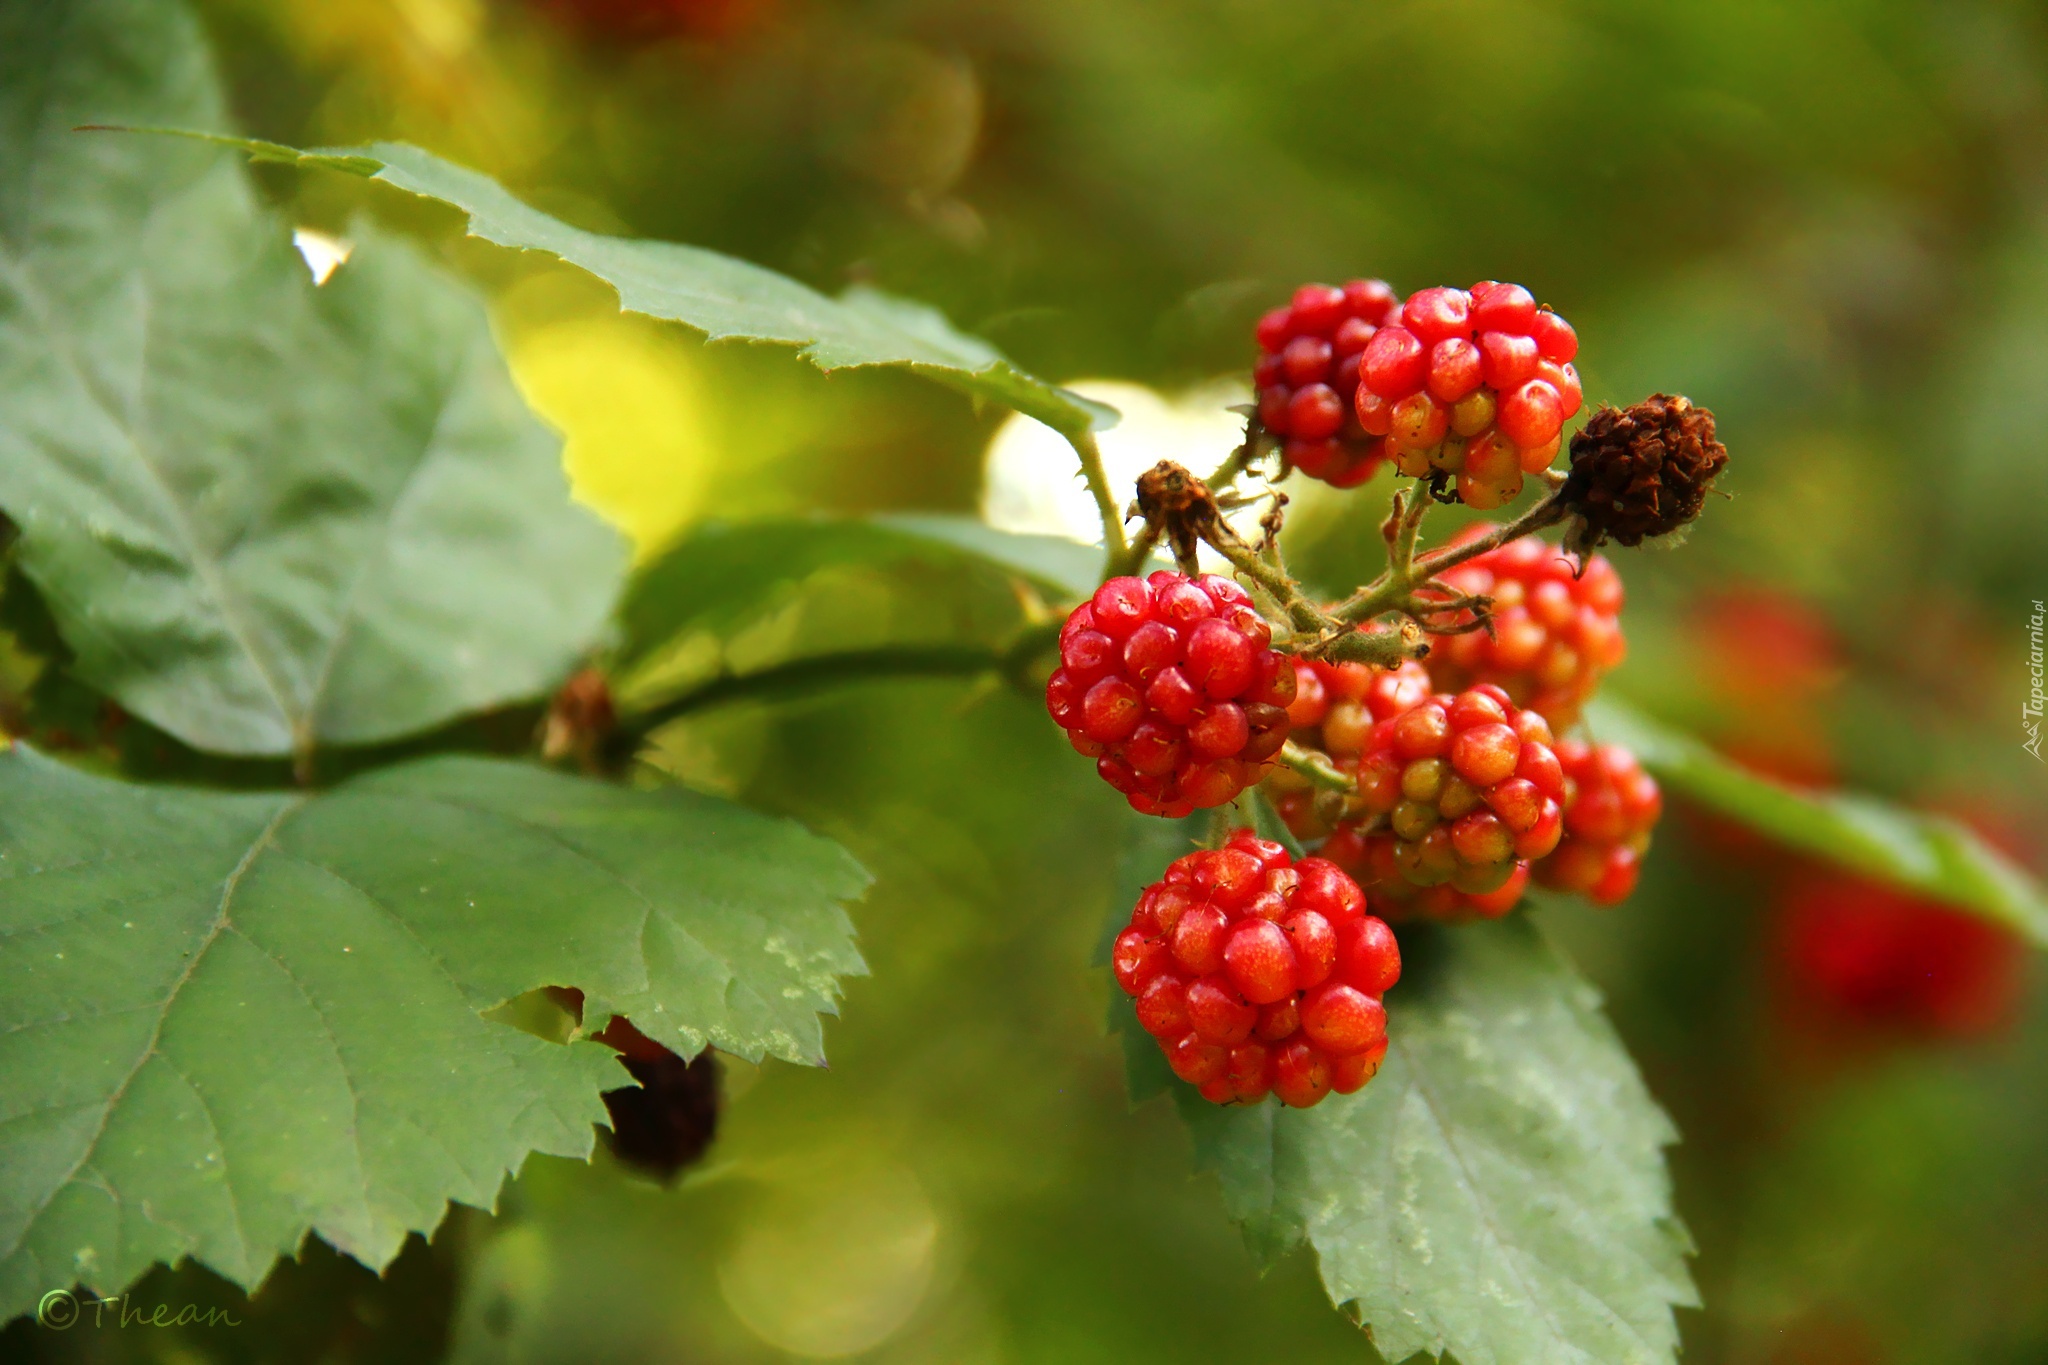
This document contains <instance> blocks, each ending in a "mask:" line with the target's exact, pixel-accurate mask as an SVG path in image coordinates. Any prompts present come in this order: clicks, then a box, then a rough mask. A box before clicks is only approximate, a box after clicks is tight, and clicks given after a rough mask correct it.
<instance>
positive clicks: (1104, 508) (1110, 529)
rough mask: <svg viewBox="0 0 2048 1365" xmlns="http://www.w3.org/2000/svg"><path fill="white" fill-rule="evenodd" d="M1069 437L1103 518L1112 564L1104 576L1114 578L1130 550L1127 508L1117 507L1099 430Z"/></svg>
mask: <svg viewBox="0 0 2048 1365" xmlns="http://www.w3.org/2000/svg"><path fill="white" fill-rule="evenodd" d="M1067 440H1068V442H1069V443H1070V444H1071V445H1072V446H1073V447H1074V453H1075V454H1076V455H1078V456H1080V457H1081V477H1082V478H1084V479H1086V480H1087V481H1088V492H1089V493H1090V494H1091V495H1092V496H1093V497H1094V499H1095V512H1096V515H1097V516H1099V517H1101V518H1102V548H1103V551H1104V553H1105V555H1106V557H1107V565H1108V568H1107V572H1106V574H1105V575H1104V576H1105V577H1111V578H1113V577H1115V576H1116V574H1117V573H1118V572H1119V567H1120V566H1121V565H1122V564H1123V562H1124V559H1125V557H1126V556H1127V555H1128V554H1129V553H1130V547H1129V544H1128V543H1127V542H1126V541H1125V539H1124V514H1123V509H1122V508H1120V507H1118V506H1117V501H1116V492H1115V490H1114V489H1112V488H1111V487H1110V486H1109V471H1108V470H1106V469H1104V468H1103V467H1102V447H1101V446H1099V445H1097V444H1096V443H1095V433H1094V432H1092V431H1083V432H1080V433H1078V434H1076V435H1072V436H1069V437H1067Z"/></svg>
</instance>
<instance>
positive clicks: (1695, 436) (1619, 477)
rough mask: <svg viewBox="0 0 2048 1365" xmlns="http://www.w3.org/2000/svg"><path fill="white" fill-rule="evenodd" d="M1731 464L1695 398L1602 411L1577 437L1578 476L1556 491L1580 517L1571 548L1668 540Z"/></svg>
mask: <svg viewBox="0 0 2048 1365" xmlns="http://www.w3.org/2000/svg"><path fill="white" fill-rule="evenodd" d="M1727 464H1728V448H1727V447H1726V446H1724V445H1722V444H1721V442H1720V441H1719V440H1717V439H1716V438H1715V436H1714V414H1713V413H1711V412H1708V411H1707V410H1706V409H1705V408H1697V407H1694V406H1693V405H1692V402H1691V400H1689V399H1686V398H1674V397H1672V396H1670V395H1669V394H1662V393H1658V394H1652V395H1651V396H1650V397H1648V398H1646V399H1644V400H1643V401H1642V402H1640V403H1636V404H1633V405H1632V406H1630V407H1626V408H1601V409H1600V410H1599V411H1598V412H1596V413H1594V414H1593V416H1592V417H1591V419H1589V420H1588V421H1587V423H1586V427H1585V430H1583V431H1581V432H1580V433H1579V434H1578V435H1576V436H1574V437H1572V472H1571V475H1570V477H1568V478H1567V479H1566V480H1565V483H1564V487H1563V488H1561V489H1559V490H1558V497H1559V498H1560V499H1561V500H1562V501H1563V502H1564V504H1565V505H1566V506H1567V507H1569V508H1570V509H1571V511H1572V512H1573V514H1574V516H1575V518H1576V519H1575V521H1574V522H1573V524H1572V527H1571V530H1570V532H1569V533H1568V535H1567V536H1566V544H1567V545H1569V546H1571V547H1572V548H1574V549H1577V548H1581V547H1583V548H1586V549H1591V548H1592V547H1593V546H1596V545H1600V544H1603V543H1605V542H1606V541H1607V540H1608V539H1609V538H1612V539H1614V540H1617V541H1620V542H1621V543H1622V544H1623V545H1640V544H1642V543H1643V539H1644V537H1646V536H1662V535H1669V534H1670V533H1671V532H1673V531H1675V530H1677V529H1678V528H1679V527H1681V526H1684V525H1685V524H1687V523H1688V522H1690V521H1692V520H1693V519H1694V518H1696V517H1698V516H1699V514H1700V509H1701V508H1703V507H1704V506H1706V501H1707V489H1708V488H1709V487H1710V486H1712V484H1713V482H1714V480H1715V479H1716V478H1718V477H1719V476H1720V473H1721V470H1722V469H1723V468H1725V467H1726V466H1727Z"/></svg>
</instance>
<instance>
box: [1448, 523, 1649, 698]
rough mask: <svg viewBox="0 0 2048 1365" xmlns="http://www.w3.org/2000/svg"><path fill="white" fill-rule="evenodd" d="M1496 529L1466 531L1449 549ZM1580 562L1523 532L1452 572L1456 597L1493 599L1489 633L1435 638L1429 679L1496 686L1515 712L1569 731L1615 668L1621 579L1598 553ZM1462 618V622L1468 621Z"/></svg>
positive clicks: (1452, 685) (1455, 685)
mask: <svg viewBox="0 0 2048 1365" xmlns="http://www.w3.org/2000/svg"><path fill="white" fill-rule="evenodd" d="M1493 529H1494V527H1493V526H1492V525H1491V524H1489V523H1485V522H1482V523H1480V524H1478V525H1476V526H1471V527H1468V528H1466V529H1465V531H1464V532H1462V533H1461V534H1460V535H1459V536H1458V538H1457V539H1456V540H1454V541H1453V542H1452V543H1453V544H1462V543H1466V542H1469V541H1471V540H1475V539H1477V538H1478V537H1480V536H1483V535H1485V534H1486V533H1487V532H1489V531H1492V530H1493ZM1577 567H1578V564H1577V561H1576V560H1575V559H1574V558H1572V557H1571V556H1568V555H1565V554H1564V553H1562V552H1561V551H1559V550H1557V549H1556V548H1555V547H1553V546H1552V545H1550V544H1549V543H1548V542H1546V541H1544V540H1541V539H1539V538H1538V537H1536V536H1521V537H1519V538H1517V539H1515V540H1511V541H1509V542H1508V543H1507V544H1505V545H1503V546H1501V547H1500V548H1499V549H1497V550H1489V551H1487V552H1486V553H1485V554H1483V555H1480V556H1478V557H1477V558H1475V559H1469V560H1467V561H1465V563H1463V564H1460V565H1458V566H1457V567H1456V568H1454V569H1449V570H1446V571H1445V573H1444V574H1443V575H1442V577H1443V580H1444V581H1445V582H1446V583H1448V584H1450V585H1451V586H1452V587H1454V588H1456V589H1457V590H1458V591H1460V592H1463V593H1485V594H1487V595H1489V596H1491V597H1492V598H1493V604H1494V605H1493V630H1492V632H1491V633H1490V634H1489V633H1487V632H1485V631H1469V632H1467V633H1465V634H1462V635H1441V636H1437V637H1436V638H1435V639H1434V640H1433V641H1432V642H1431V647H1430V652H1429V676H1430V677H1431V678H1432V679H1434V680H1435V682H1436V685H1437V687H1438V688H1439V689H1441V690H1443V691H1446V692H1452V691H1456V690H1458V689H1459V688H1462V687H1470V686H1472V685H1473V684H1474V683H1482V682H1485V683H1493V684H1494V685H1496V686H1498V687H1499V688H1501V690H1503V691H1504V692H1506V693H1507V694H1508V696H1509V697H1510V698H1512V699H1513V700H1514V702H1515V704H1516V705H1517V706H1522V707H1526V708H1528V709H1529V710H1532V711H1536V712H1540V713H1541V714H1542V716H1543V718H1544V719H1545V720H1547V721H1549V722H1550V723H1551V724H1552V725H1553V726H1560V727H1561V726H1566V725H1570V724H1571V723H1572V722H1573V721H1575V720H1577V719H1578V718H1579V708H1580V707H1581V706H1583V705H1585V703H1586V700H1587V699H1588V698H1589V697H1591V696H1592V695H1593V689H1594V688H1595V687H1597V686H1598V685H1599V682H1600V679H1601V677H1602V675H1604V674H1606V673H1607V672H1609V671H1610V670H1612V669H1613V668H1614V667H1616V666H1617V665H1618V664H1620V663H1621V661H1622V658H1623V656H1624V655H1625V654H1626V653H1627V647H1626V645H1625V644H1624V642H1623V640H1622V636H1621V621H1620V616H1621V603H1622V595H1623V594H1622V587H1621V575H1619V574H1617V573H1616V572H1615V571H1614V566H1613V565H1611V564H1609V563H1608V562H1607V560H1606V559H1605V558H1603V557H1602V556H1600V555H1594V556H1593V557H1592V558H1590V559H1588V560H1587V561H1586V562H1585V567H1584V571H1583V572H1581V573H1578V574H1577V575H1576V576H1575V575H1574V570H1575V569H1576V568H1577ZM1461 619H1462V620H1466V621H1469V620H1470V617H1469V615H1468V616H1465V617H1463V618H1461Z"/></svg>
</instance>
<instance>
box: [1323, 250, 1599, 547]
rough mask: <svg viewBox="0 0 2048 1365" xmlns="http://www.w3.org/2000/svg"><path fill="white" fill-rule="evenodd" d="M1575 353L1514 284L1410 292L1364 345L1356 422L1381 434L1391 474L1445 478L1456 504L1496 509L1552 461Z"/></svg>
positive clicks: (1562, 331)
mask: <svg viewBox="0 0 2048 1365" xmlns="http://www.w3.org/2000/svg"><path fill="white" fill-rule="evenodd" d="M1578 350H1579V339H1578V336H1577V334H1576V333H1574V332H1573V331H1572V329H1571V324H1569V323H1567V322H1566V321H1565V320H1564V319H1563V318H1561V317H1559V316H1558V315H1557V314H1555V313H1553V312H1551V311H1550V310H1549V309H1547V308H1539V307H1537V306H1536V300H1535V298H1534V297H1533V296H1531V294H1530V293H1529V291H1528V290H1526V289H1524V288H1522V286H1520V285H1518V284H1500V283H1497V282H1495V281H1492V280H1486V281H1482V282H1480V283H1479V284H1475V285H1473V286H1472V288H1471V289H1469V290H1465V289H1447V288H1436V289H1424V290H1421V291H1419V292H1417V293H1415V294H1412V295H1410V296H1409V298H1408V301H1407V302H1406V303H1404V304H1403V305H1402V306H1401V315H1400V317H1399V319H1398V320H1396V321H1393V322H1390V323H1388V324H1387V325H1386V326H1383V327H1381V328H1380V329H1379V330H1378V331H1376V332H1375V333H1374V334H1373V338H1372V340H1371V341H1370V342H1369V343H1367V345H1366V348H1365V354H1364V357H1363V359H1362V360H1361V362H1360V365H1359V377H1360V384H1359V387H1358V390H1357V395H1356V400H1355V407H1356V409H1357V416H1358V423H1359V426H1360V427H1362V428H1363V429H1364V430H1365V431H1367V432H1368V433H1370V434H1372V435H1375V436H1384V437H1386V438H1387V446H1388V452H1389V454H1390V455H1391V456H1392V458H1393V460H1394V464H1395V466H1396V467H1397V468H1398V469H1400V471H1401V472H1402V473H1403V474H1410V475H1414V476H1417V477H1421V476H1424V475H1429V474H1432V473H1435V474H1439V475H1443V476H1450V475H1455V476H1456V478H1457V488H1458V496H1459V498H1460V499H1461V500H1462V501H1464V503H1465V504H1466V505H1467V506H1470V507H1480V508H1491V507H1499V506H1501V505H1503V504H1504V503H1506V502H1508V501H1509V500H1510V499H1511V498H1513V497H1514V496H1515V495H1516V494H1517V493H1519V492H1521V489H1522V477H1523V475H1525V474H1534V473H1536V472H1537V471H1539V470H1542V469H1547V468H1548V467H1549V466H1550V462H1551V461H1552V460H1553V459H1554V458H1556V455H1557V451H1558V445H1559V442H1560V440H1561V438H1562V434H1563V431H1564V424H1565V422H1566V420H1568V419H1569V418H1570V417H1571V416H1572V415H1573V414H1574V413H1576V412H1577V411H1578V410H1579V405H1580V402H1581V390H1580V385H1579V376H1578V372H1577V371H1576V370H1574V369H1573V368H1572V359H1573V357H1575V356H1576V355H1577V354H1578Z"/></svg>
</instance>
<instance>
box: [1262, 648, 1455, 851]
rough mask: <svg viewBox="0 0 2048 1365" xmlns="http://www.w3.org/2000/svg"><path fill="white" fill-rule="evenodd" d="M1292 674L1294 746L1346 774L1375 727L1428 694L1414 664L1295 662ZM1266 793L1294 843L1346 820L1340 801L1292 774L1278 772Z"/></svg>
mask: <svg viewBox="0 0 2048 1365" xmlns="http://www.w3.org/2000/svg"><path fill="white" fill-rule="evenodd" d="M1294 669H1295V689H1294V702H1293V704H1292V705H1290V706H1289V707H1288V708H1287V719H1288V724H1289V725H1290V726H1291V727H1292V729H1293V738H1294V741H1295V742H1296V743H1297V744H1300V745H1302V746H1303V747H1305V748H1309V749H1316V750H1320V751H1321V752H1323V753H1325V754H1327V755H1328V756H1329V758H1330V761H1331V762H1332V763H1333V764H1335V765H1336V766H1337V767H1338V768H1340V769H1342V770H1344V771H1346V772H1349V771H1351V770H1353V769H1355V768H1356V767H1357V766H1358V756H1359V755H1360V754H1361V753H1363V752H1364V751H1365V748H1366V746H1367V744H1368V743H1370V741H1371V737H1372V728H1373V726H1374V725H1375V724H1377V723H1379V722H1380V721H1385V720H1391V719H1393V718H1394V717H1395V716H1398V715H1400V714H1401V713H1402V712H1403V711H1406V710H1408V709H1409V708H1410V707H1412V706H1414V705H1415V704H1416V703H1418V702H1420V701H1421V700H1422V699H1423V698H1425V697H1427V696H1428V695H1429V693H1430V683H1429V674H1428V672H1427V671H1425V670H1424V668H1423V667H1422V665H1421V664H1419V663H1416V662H1415V661H1413V660H1407V661H1404V662H1403V663H1401V664H1400V665H1398V666H1397V667H1394V668H1390V669H1389V668H1373V667H1371V666H1369V665H1366V664H1359V663H1342V664H1333V663H1325V662H1323V661H1322V660H1320V659H1317V660H1309V659H1297V660H1295V663H1294ZM1266 788H1267V791H1268V794H1269V795H1270V796H1271V798H1272V800H1273V804H1274V807H1275V809H1277V810H1278V811H1279V812H1280V816H1281V818H1282V819H1283V820H1285V821H1286V822H1287V827H1288V828H1289V829H1290V830H1292V831H1293V833H1294V835H1295V837H1296V838H1300V839H1314V838H1320V837H1321V836H1323V835H1325V834H1328V833H1329V832H1330V831H1331V829H1332V828H1333V827H1334V826H1335V825H1336V824H1337V822H1338V821H1340V820H1341V819H1342V818H1343V806H1344V802H1343V801H1342V800H1341V799H1338V798H1337V797H1335V796H1333V795H1332V794H1330V793H1320V794H1319V793H1318V792H1317V791H1316V789H1315V788H1314V787H1313V786H1311V785H1310V783H1309V781H1308V779H1307V778H1304V777H1301V776H1299V775H1297V774H1296V773H1294V772H1292V771H1291V770H1289V769H1286V768H1275V769H1274V770H1273V771H1272V772H1271V773H1270V774H1268V775H1267V777H1266ZM1319 795H1320V800H1319V799H1318V797H1319Z"/></svg>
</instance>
